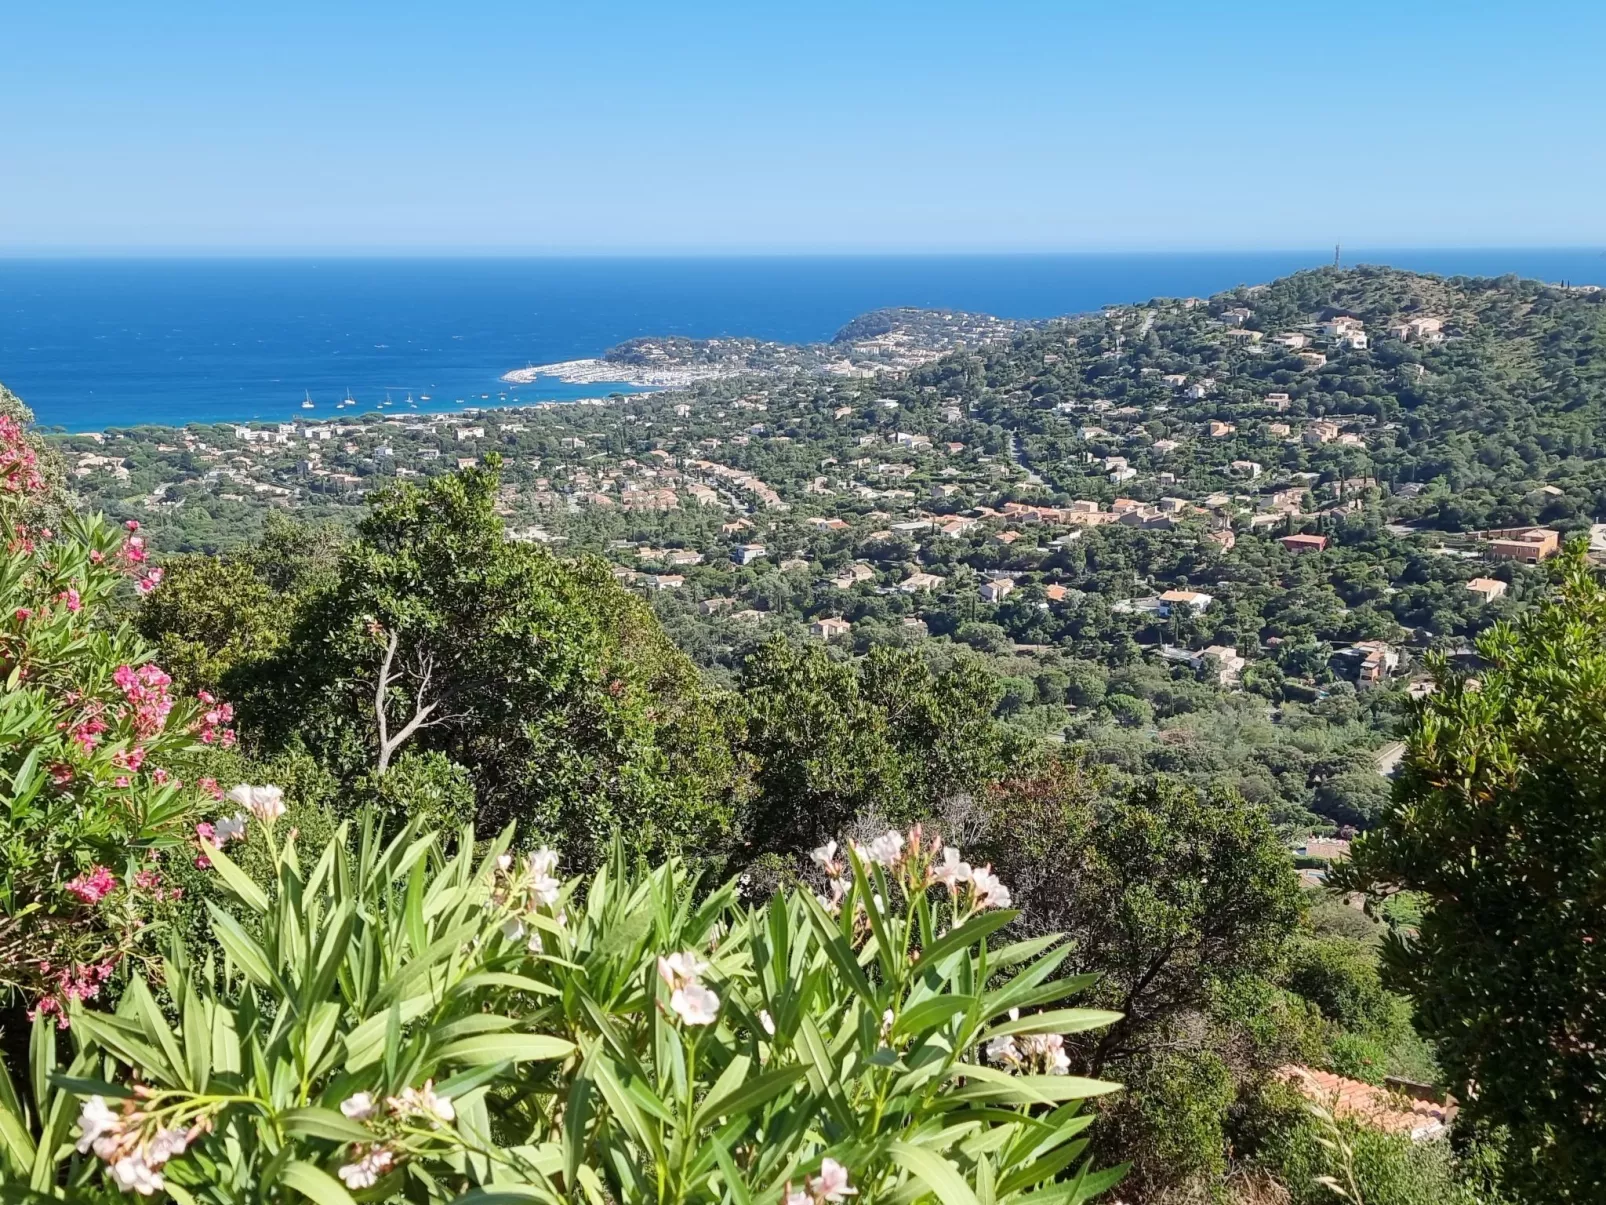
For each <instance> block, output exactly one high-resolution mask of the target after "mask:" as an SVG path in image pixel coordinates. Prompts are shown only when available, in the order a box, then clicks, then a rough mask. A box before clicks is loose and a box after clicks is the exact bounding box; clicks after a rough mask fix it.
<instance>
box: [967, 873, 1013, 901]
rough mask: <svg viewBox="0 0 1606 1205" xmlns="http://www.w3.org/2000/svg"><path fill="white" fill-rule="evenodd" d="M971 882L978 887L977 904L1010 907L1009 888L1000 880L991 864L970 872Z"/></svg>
mask: <svg viewBox="0 0 1606 1205" xmlns="http://www.w3.org/2000/svg"><path fill="white" fill-rule="evenodd" d="M970 884H971V886H972V887H974V888H975V889H976V906H977V907H979V908H1007V907H1009V901H1010V896H1009V888H1008V887H1005V886H1004V885H1003V883H1001V882H999V880H998V876H997V875H995V874H994V873H993V868H992V867H991V866H983V867H981V868H979V869H976V870H972V871H971V872H970Z"/></svg>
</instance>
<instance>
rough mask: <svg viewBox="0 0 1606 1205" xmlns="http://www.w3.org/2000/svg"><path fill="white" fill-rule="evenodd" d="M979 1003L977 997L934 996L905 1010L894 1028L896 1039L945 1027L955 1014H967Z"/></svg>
mask: <svg viewBox="0 0 1606 1205" xmlns="http://www.w3.org/2000/svg"><path fill="white" fill-rule="evenodd" d="M976 1003H977V1000H976V997H975V996H933V997H932V998H931V999H929V1000H922V1001H921V1002H920V1003H919V1004H916V1005H914V1006H913V1007H912V1008H908V1009H906V1010H904V1012H903V1015H901V1016H900V1017H899V1018H898V1020H897V1023H896V1024H895V1025H893V1027H892V1033H893V1036H894V1037H904V1036H905V1035H908V1034H912V1033H923V1032H925V1031H926V1030H928V1029H937V1028H940V1027H941V1026H942V1025H944V1024H945V1023H946V1022H947V1021H948V1019H949V1018H950V1017H952V1016H953V1015H954V1014H955V1013H962V1012H965V1011H966V1010H967V1009H969V1008H971V1007H973V1006H974V1005H975V1004H976Z"/></svg>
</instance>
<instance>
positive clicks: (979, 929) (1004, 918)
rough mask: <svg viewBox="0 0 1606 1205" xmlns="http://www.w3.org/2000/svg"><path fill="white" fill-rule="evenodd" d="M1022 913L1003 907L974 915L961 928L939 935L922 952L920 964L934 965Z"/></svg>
mask: <svg viewBox="0 0 1606 1205" xmlns="http://www.w3.org/2000/svg"><path fill="white" fill-rule="evenodd" d="M1019 915H1020V913H1018V912H1016V911H1014V910H1013V909H1010V908H1001V909H999V910H998V911H996V912H983V913H982V914H981V915H980V916H973V917H971V918H970V919H969V920H967V921H966V922H965V923H964V924H962V925H960V926H959V928H957V929H954V930H952V931H950V932H949V933H947V934H945V935H943V936H942V937H939V938H938V939H937V940H936V941H934V942H932V943H931V946H930V948H929V949H925V950H922V951H921V952H920V966H922V967H934V966H936V965H937V964H939V963H940V962H941V961H942V960H943V959H944V958H946V957H948V955H950V954H952V953H953V952H954V951H955V950H963V949H965V948H967V947H969V946H973V945H975V944H976V943H977V942H978V941H980V940H981V939H982V938H984V937H986V936H987V935H988V934H989V933H996V932H997V931H998V930H1000V929H1002V928H1003V927H1004V926H1005V925H1007V924H1009V922H1010V921H1012V920H1014V919H1015V918H1016V917H1017V916H1019Z"/></svg>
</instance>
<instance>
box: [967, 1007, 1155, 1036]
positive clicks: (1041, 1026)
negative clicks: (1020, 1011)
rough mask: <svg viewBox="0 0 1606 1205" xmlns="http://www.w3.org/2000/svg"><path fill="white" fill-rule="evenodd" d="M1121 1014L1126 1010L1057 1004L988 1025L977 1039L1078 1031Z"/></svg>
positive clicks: (1098, 1026) (1113, 1020)
mask: <svg viewBox="0 0 1606 1205" xmlns="http://www.w3.org/2000/svg"><path fill="white" fill-rule="evenodd" d="M1124 1016H1126V1014H1125V1013H1112V1012H1106V1011H1105V1010H1103V1009H1098V1008H1056V1009H1053V1010H1052V1011H1050V1012H1045V1013H1033V1014H1031V1015H1030V1016H1026V1017H1021V1018H1020V1019H1019V1020H1017V1021H1004V1022H1003V1023H1001V1024H999V1025H992V1026H989V1027H988V1028H987V1030H986V1032H985V1033H983V1034H982V1036H981V1038H980V1039H979V1040H980V1041H986V1040H988V1039H989V1038H998V1037H1003V1036H1004V1035H1005V1034H1011V1033H1081V1032H1083V1031H1084V1030H1089V1029H1103V1028H1104V1027H1105V1026H1106V1025H1114V1024H1115V1023H1116V1022H1117V1021H1119V1020H1120V1019H1121V1018H1122V1017H1124Z"/></svg>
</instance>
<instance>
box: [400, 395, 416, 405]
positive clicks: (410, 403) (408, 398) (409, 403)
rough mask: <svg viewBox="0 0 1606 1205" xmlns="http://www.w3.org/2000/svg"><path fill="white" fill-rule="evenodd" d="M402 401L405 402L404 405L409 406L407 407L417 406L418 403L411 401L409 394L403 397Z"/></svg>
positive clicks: (411, 396) (411, 397)
mask: <svg viewBox="0 0 1606 1205" xmlns="http://www.w3.org/2000/svg"><path fill="white" fill-rule="evenodd" d="M402 400H403V401H405V402H406V403H407V404H408V405H409V406H416V405H418V403H417V402H415V401H413V395H412V394H411V393H409V394H408V395H407V396H406V397H405V398H403V399H402Z"/></svg>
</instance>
